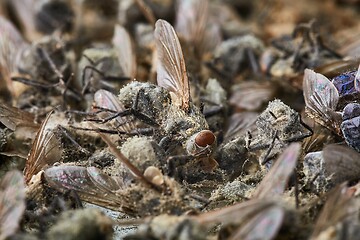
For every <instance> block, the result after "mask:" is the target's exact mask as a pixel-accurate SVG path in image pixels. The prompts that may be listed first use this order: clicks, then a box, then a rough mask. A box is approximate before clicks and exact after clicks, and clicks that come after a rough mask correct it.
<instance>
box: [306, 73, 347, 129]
mask: <svg viewBox="0 0 360 240" xmlns="http://www.w3.org/2000/svg"><path fill="white" fill-rule="evenodd" d="M303 90H304V99H305V104H306V107H307V109H308V110H309V111H310V113H309V114H310V115H311V116H314V117H315V120H316V121H318V122H319V123H320V124H321V125H323V126H325V127H329V124H331V126H332V128H333V129H334V130H336V131H337V132H338V131H339V130H338V129H339V119H341V116H340V114H338V113H336V112H335V110H336V106H337V104H338V101H339V93H338V91H337V89H336V87H335V86H334V84H332V82H330V81H329V79H327V78H326V77H325V76H323V75H321V74H319V73H315V72H314V71H312V70H309V69H305V73H304V82H303Z"/></svg>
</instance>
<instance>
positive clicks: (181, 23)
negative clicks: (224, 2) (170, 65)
mask: <svg viewBox="0 0 360 240" xmlns="http://www.w3.org/2000/svg"><path fill="white" fill-rule="evenodd" d="M177 7H178V9H177V14H176V24H175V29H176V32H177V33H178V34H179V35H181V36H182V37H184V38H185V40H186V41H188V42H190V43H192V44H195V46H196V47H199V45H200V44H201V42H202V40H203V38H204V34H205V29H206V23H207V19H208V0H182V1H178V6H177Z"/></svg>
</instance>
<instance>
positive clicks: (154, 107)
mask: <svg viewBox="0 0 360 240" xmlns="http://www.w3.org/2000/svg"><path fill="white" fill-rule="evenodd" d="M155 42H156V49H157V56H158V61H157V82H158V86H156V85H152V84H149V83H139V82H132V83H130V84H128V85H127V86H125V87H124V88H122V89H121V90H120V94H119V100H120V102H121V103H122V104H123V106H124V107H125V108H126V109H131V110H129V111H128V114H130V115H134V116H136V117H137V118H138V119H140V120H141V121H142V122H144V123H147V124H150V125H152V126H158V128H157V130H158V132H159V133H158V136H160V145H162V146H165V148H167V147H169V143H170V142H173V143H175V144H177V145H179V144H181V145H182V147H183V149H185V150H186V151H187V154H190V155H192V156H194V157H206V158H209V157H210V156H211V155H212V152H213V148H214V146H215V145H216V138H215V136H214V134H213V133H212V132H211V131H209V130H207V128H208V124H207V122H206V119H205V117H204V115H203V114H202V113H201V112H200V110H199V109H198V108H197V107H196V106H194V105H193V103H192V102H191V100H190V92H189V80H188V77H187V74H186V67H185V62H184V58H183V54H182V51H181V46H180V43H179V41H178V38H177V36H176V33H175V31H174V29H173V28H172V26H171V25H170V24H169V23H167V22H166V21H164V20H159V21H157V23H156V29H155ZM123 115H124V113H121V112H120V113H118V116H123ZM114 116H115V115H114Z"/></svg>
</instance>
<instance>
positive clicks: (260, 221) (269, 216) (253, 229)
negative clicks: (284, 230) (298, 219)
mask: <svg viewBox="0 0 360 240" xmlns="http://www.w3.org/2000/svg"><path fill="white" fill-rule="evenodd" d="M284 215H285V211H284V209H283V208H281V207H279V206H272V207H269V208H267V209H265V210H263V211H261V212H260V213H258V214H257V215H255V216H254V217H253V218H251V219H250V220H249V221H248V222H246V223H245V225H243V226H241V227H239V228H238V229H237V230H236V231H235V233H233V234H232V235H231V237H230V238H229V239H233V240H236V239H244V240H257V239H262V240H271V239H274V238H275V237H276V234H277V233H278V231H279V229H280V227H281V225H282V223H283V220H284Z"/></svg>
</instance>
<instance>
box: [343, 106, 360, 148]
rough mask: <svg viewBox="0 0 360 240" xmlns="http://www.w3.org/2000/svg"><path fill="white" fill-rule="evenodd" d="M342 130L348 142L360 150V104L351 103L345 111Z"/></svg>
mask: <svg viewBox="0 0 360 240" xmlns="http://www.w3.org/2000/svg"><path fill="white" fill-rule="evenodd" d="M340 127H341V131H342V133H343V135H344V138H345V141H346V143H347V144H348V145H349V146H351V147H352V148H354V149H355V150H356V151H358V152H360V104H359V103H349V104H348V105H346V107H345V108H344V111H343V122H342V123H341V126H340Z"/></svg>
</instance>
